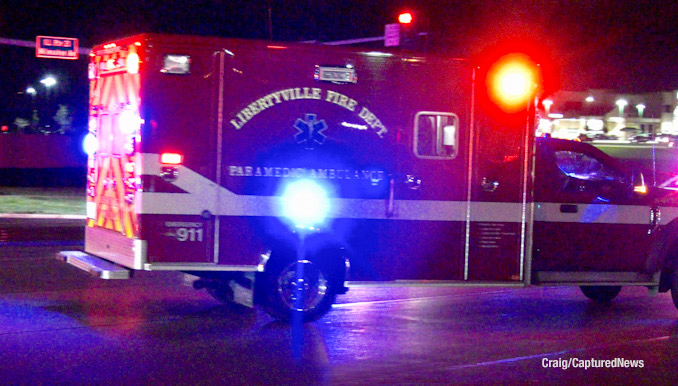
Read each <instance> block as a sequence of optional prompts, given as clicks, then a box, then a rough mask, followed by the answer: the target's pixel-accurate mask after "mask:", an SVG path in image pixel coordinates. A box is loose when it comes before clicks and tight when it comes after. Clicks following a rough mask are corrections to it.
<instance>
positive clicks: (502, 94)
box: [486, 54, 539, 112]
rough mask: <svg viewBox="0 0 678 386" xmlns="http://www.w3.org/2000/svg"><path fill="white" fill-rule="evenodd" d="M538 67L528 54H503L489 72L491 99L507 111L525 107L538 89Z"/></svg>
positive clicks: (488, 80)
mask: <svg viewBox="0 0 678 386" xmlns="http://www.w3.org/2000/svg"><path fill="white" fill-rule="evenodd" d="M538 67H539V66H538V65H537V64H536V63H534V62H533V61H532V60H531V59H530V58H529V57H528V56H526V55H522V54H509V55H505V56H503V57H502V58H500V59H499V60H498V61H497V62H495V63H494V64H493V65H492V66H491V67H490V69H489V71H488V74H487V78H486V82H487V87H488V91H489V97H490V99H491V100H492V101H493V102H494V103H495V104H496V105H497V106H499V107H500V108H501V109H502V110H504V111H506V112H515V111H518V110H522V109H525V108H526V107H527V104H528V103H529V101H530V100H531V99H532V98H533V97H534V95H535V94H536V92H537V90H538V85H539V68H538Z"/></svg>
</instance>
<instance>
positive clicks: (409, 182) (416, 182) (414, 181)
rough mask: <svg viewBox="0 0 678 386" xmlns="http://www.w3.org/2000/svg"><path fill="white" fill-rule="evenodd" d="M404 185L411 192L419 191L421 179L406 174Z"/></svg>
mask: <svg viewBox="0 0 678 386" xmlns="http://www.w3.org/2000/svg"><path fill="white" fill-rule="evenodd" d="M405 185H406V186H407V187H408V188H409V189H411V190H419V188H421V178H418V177H417V176H415V175H412V174H408V175H407V176H405Z"/></svg>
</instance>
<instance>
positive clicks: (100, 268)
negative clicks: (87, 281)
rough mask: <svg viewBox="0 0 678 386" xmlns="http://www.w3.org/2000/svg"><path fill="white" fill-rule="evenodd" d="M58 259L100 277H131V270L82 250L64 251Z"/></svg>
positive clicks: (59, 254) (58, 254) (58, 255)
mask: <svg viewBox="0 0 678 386" xmlns="http://www.w3.org/2000/svg"><path fill="white" fill-rule="evenodd" d="M56 257H57V259H59V260H63V261H65V262H67V263H68V264H70V265H72V266H74V267H78V268H80V269H82V270H83V271H86V272H89V273H90V274H92V275H94V276H97V277H98V278H100V279H118V280H119V279H129V278H130V270H129V269H127V268H124V267H121V266H119V265H115V264H113V263H111V262H108V261H106V260H104V259H101V258H99V257H96V256H92V255H90V254H87V253H85V252H82V251H62V252H59V253H57V256H56Z"/></svg>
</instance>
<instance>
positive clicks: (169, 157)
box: [160, 153, 184, 182]
mask: <svg viewBox="0 0 678 386" xmlns="http://www.w3.org/2000/svg"><path fill="white" fill-rule="evenodd" d="M183 162H184V157H183V155H181V154H179V153H162V154H160V164H161V169H160V177H161V178H162V179H163V180H165V181H167V182H172V181H175V180H176V179H177V177H179V166H180V165H181V164H182V163H183Z"/></svg>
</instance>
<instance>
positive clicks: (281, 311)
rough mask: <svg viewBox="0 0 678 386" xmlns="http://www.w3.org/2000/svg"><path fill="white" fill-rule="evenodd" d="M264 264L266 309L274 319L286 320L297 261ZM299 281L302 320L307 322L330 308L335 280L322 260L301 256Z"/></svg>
mask: <svg viewBox="0 0 678 386" xmlns="http://www.w3.org/2000/svg"><path fill="white" fill-rule="evenodd" d="M266 268H267V273H266V288H265V292H266V304H265V309H266V312H268V313H269V315H271V316H272V317H274V318H276V319H278V320H282V321H290V320H291V319H292V315H293V312H295V310H296V308H295V302H296V293H297V283H296V280H295V279H296V272H297V261H292V262H289V261H288V262H285V263H274V264H273V265H272V266H271V267H266ZM303 285H304V295H303V299H304V301H303V308H302V310H303V321H304V322H311V321H314V320H317V319H319V318H320V317H322V316H323V315H325V314H326V313H327V312H328V311H329V310H330V308H332V304H333V303H334V299H335V298H336V295H337V292H338V284H337V280H334V278H333V277H332V275H331V271H330V270H329V269H328V267H327V266H326V265H325V264H322V263H319V262H313V261H309V260H304V283H303Z"/></svg>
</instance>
